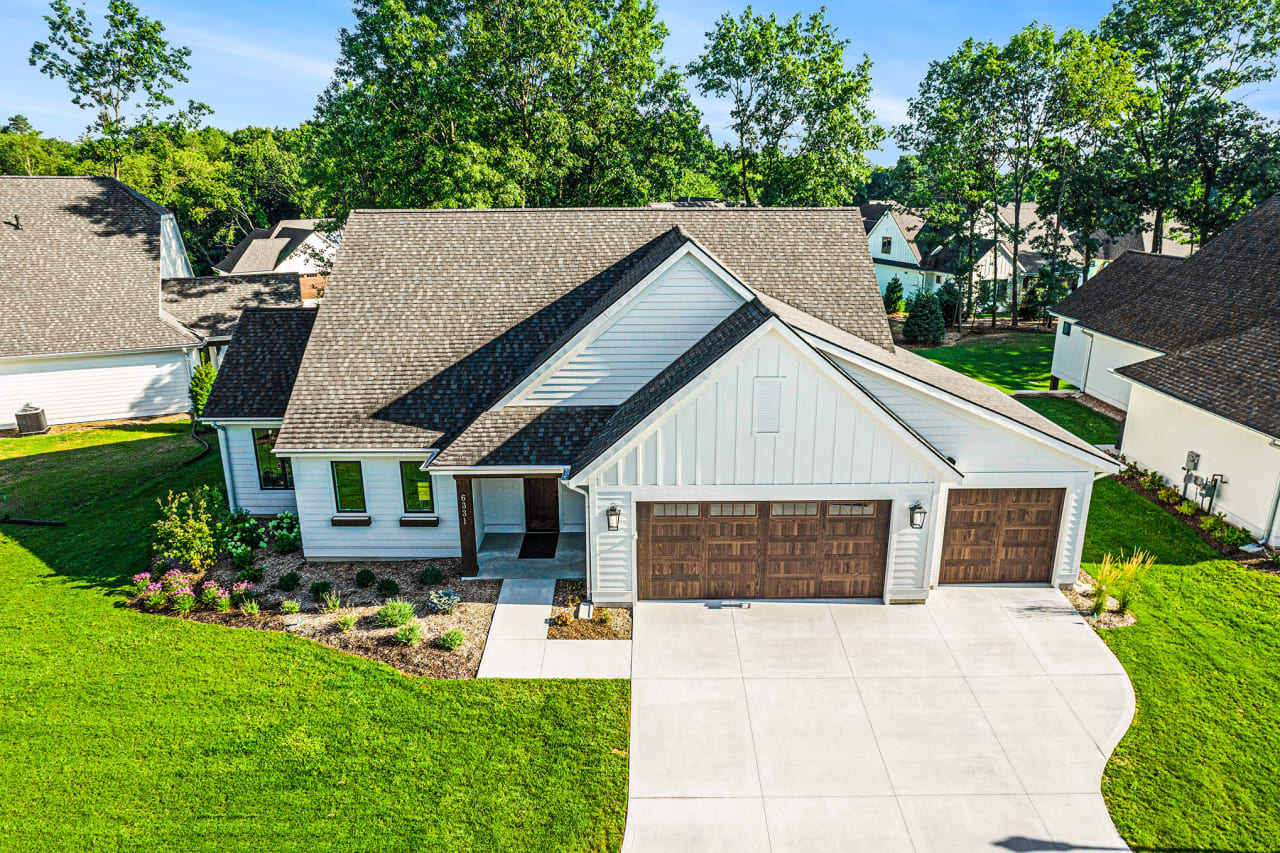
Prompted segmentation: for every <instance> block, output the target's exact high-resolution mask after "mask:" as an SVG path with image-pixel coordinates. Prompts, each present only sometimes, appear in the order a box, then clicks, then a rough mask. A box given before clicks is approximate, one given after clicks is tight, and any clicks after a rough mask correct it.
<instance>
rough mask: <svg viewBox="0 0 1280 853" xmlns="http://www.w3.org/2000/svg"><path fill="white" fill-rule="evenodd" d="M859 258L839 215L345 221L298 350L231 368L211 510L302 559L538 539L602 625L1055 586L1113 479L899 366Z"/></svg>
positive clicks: (1001, 403) (1071, 576) (278, 329)
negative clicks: (253, 527)
mask: <svg viewBox="0 0 1280 853" xmlns="http://www.w3.org/2000/svg"><path fill="white" fill-rule="evenodd" d="M865 246H866V234H865V232H864V231H863V228H862V222H861V217H860V215H859V213H858V211H857V210H853V209H804V210H797V209H715V208H705V209H694V208H687V209H680V208H673V209H589V210H423V211H397V210H387V211H355V212H353V213H352V214H351V216H350V218H349V219H348V221H347V226H346V235H345V237H344V240H343V245H342V249H341V251H340V252H339V254H338V258H337V260H336V262H335V265H334V270H333V273H332V278H331V282H330V287H329V293H328V295H327V296H326V298H325V305H324V309H323V310H322V311H320V312H319V313H318V314H317V315H315V319H314V325H313V326H312V327H311V328H309V329H308V328H307V325H308V323H307V321H305V320H303V319H302V315H300V314H283V313H282V312H268V311H249V312H246V314H245V315H244V317H243V319H242V321H241V327H240V330H239V331H238V333H237V336H236V338H235V339H234V340H233V341H232V343H231V347H230V350H229V352H228V355H227V357H226V360H225V361H224V363H223V367H222V370H221V371H220V374H219V377H218V380H217V383H216V384H215V387H214V389H213V392H212V394H211V396H210V398H209V402H208V405H207V408H206V410H205V415H206V417H207V418H208V419H210V420H211V421H212V422H214V423H215V424H216V425H217V426H218V428H219V436H220V441H221V444H222V448H223V453H224V459H226V460H227V463H226V476H227V481H228V482H227V488H228V492H229V493H230V494H231V495H232V496H233V501H234V502H236V503H237V504H238V505H241V506H246V507H249V508H251V509H255V510H266V511H272V510H274V509H275V508H277V507H280V506H296V507H297V511H298V515H299V517H300V520H301V526H302V536H303V548H304V551H305V553H306V556H307V559H309V560H355V559H422V558H426V557H443V556H458V557H461V559H462V563H463V567H464V570H465V571H466V572H468V573H476V572H477V571H479V570H480V569H481V567H483V566H486V565H489V566H493V565H495V563H494V562H493V561H494V560H495V559H496V557H495V555H496V554H502V553H507V554H511V553H512V552H511V551H510V550H509V549H510V542H511V541H512V540H513V539H514V541H515V542H516V543H524V544H523V545H520V546H519V547H524V545H530V544H532V543H543V544H544V545H545V543H546V541H547V539H548V538H550V539H551V540H552V541H553V542H554V544H552V545H551V546H550V548H551V549H552V550H553V551H555V552H556V555H557V556H556V557H555V559H566V560H567V559H570V558H572V559H574V560H577V561H578V562H577V564H576V565H577V568H578V569H581V568H582V567H583V563H584V562H585V569H586V577H587V583H588V590H587V592H588V596H589V597H590V598H592V599H594V600H596V601H633V600H636V599H648V598H711V599H722V598H732V599H744V598H761V597H764V598H795V597H804V598H813V597H873V598H879V597H883V598H884V599H885V600H889V601H919V600H922V599H924V598H926V597H927V596H928V594H929V590H930V589H931V588H933V587H934V586H935V585H937V584H940V583H944V584H945V583H973V582H977V583H983V582H1033V583H1042V584H1057V585H1070V584H1073V583H1074V582H1075V580H1076V572H1077V568H1078V565H1079V561H1080V548H1081V545H1082V542H1083V533H1084V524H1085V518H1086V516H1087V513H1088V507H1089V498H1090V494H1091V491H1092V486H1093V481H1094V479H1095V478H1096V477H1098V476H1100V475H1102V474H1106V473H1112V472H1115V471H1116V470H1117V465H1116V463H1115V462H1114V461H1113V460H1111V459H1110V457H1108V456H1106V455H1105V454H1102V453H1100V452H1099V451H1097V450H1096V449H1095V448H1093V447H1092V446H1091V445H1089V444H1087V443H1085V442H1083V441H1081V440H1080V439H1078V438H1076V437H1075V436H1073V435H1072V434H1071V433H1069V432H1067V431H1066V430H1064V429H1062V428H1061V427H1059V426H1057V425H1055V424H1053V423H1052V422H1050V421H1048V420H1046V419H1044V418H1042V417H1041V416H1039V415H1038V414H1036V413H1035V412H1032V411H1031V410H1029V409H1028V408H1026V407H1025V406H1023V405H1022V404H1020V403H1018V402H1017V401H1016V400H1014V399H1012V398H1011V397H1009V396H1007V395H1005V394H1002V393H1000V392H998V391H996V390H994V389H992V388H990V387H988V386H986V385H983V384H981V383H978V382H976V381H974V380H971V379H968V378H966V377H964V376H962V375H960V374H958V373H955V372H953V371H951V370H948V369H947V368H944V367H941V366H939V365H936V364H934V363H933V362H931V361H928V360H926V359H924V358H921V357H919V356H916V355H914V354H912V353H910V352H907V351H905V350H902V349H899V348H897V347H895V346H894V344H893V341H892V338H891V336H890V333H889V326H888V322H887V320H886V318H885V316H884V311H883V306H882V304H881V300H880V298H879V294H878V292H877V288H876V279H875V272H874V269H873V267H872V262H871V257H870V255H869V253H868V252H867V251H866V249H865V248H864V247H865ZM299 352H301V353H302V356H301V359H300V362H299V361H298V358H297V354H298V353H299ZM295 363H297V364H298V367H297V372H296V377H294V376H292V375H289V371H290V369H291V367H292V365H294V364H295ZM271 371H274V372H271ZM277 431H278V432H277ZM271 445H274V446H273V447H271V452H266V451H267V448H268V447H269V446H271ZM272 457H274V459H273V458H272ZM285 471H287V474H286V473H285ZM264 487H269V488H264ZM266 491H272V492H276V494H275V495H273V496H272V500H271V501H270V503H269V504H268V503H266V502H265V501H266V499H265V498H264V497H262V494H261V493H263V492H266ZM285 492H292V495H291V496H285V495H284V494H283V493H285ZM535 534H540V536H535ZM504 549H506V550H504Z"/></svg>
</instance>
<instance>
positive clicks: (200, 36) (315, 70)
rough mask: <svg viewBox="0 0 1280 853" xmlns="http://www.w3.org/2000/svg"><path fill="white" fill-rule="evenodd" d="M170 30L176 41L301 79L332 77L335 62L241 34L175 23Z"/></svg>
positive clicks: (322, 80) (324, 80)
mask: <svg viewBox="0 0 1280 853" xmlns="http://www.w3.org/2000/svg"><path fill="white" fill-rule="evenodd" d="M168 29H169V30H170V31H171V32H172V33H173V34H174V36H175V37H176V40H179V41H181V42H182V43H184V44H186V45H188V46H189V47H192V48H199V49H202V50H209V51H212V52H214V53H221V54H224V55H226V56H234V57H236V58H237V59H247V60H249V61H251V62H256V63H261V64H263V65H269V66H271V67H273V68H278V69H280V70H282V71H288V72H290V73H291V74H293V75H294V76H295V77H299V78H307V79H313V80H318V81H321V82H328V80H329V78H330V77H332V76H333V62H332V61H329V60H323V59H317V58H315V57H313V56H300V55H298V54H294V53H287V52H285V51H282V50H280V48H279V47H278V46H277V45H273V44H257V43H255V42H252V41H249V40H247V39H244V38H241V37H230V36H221V35H215V34H213V33H211V32H209V31H207V30H196V29H192V28H190V27H184V26H172V27H169V28H168Z"/></svg>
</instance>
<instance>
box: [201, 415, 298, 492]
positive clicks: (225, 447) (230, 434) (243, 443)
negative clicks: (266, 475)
mask: <svg viewBox="0 0 1280 853" xmlns="http://www.w3.org/2000/svg"><path fill="white" fill-rule="evenodd" d="M258 428H259V429H279V428H280V423H279V422H278V421H277V422H275V423H268V422H263V424H262V425H261V426H260V427H258ZM253 430H254V427H252V426H242V425H239V424H236V425H231V424H228V425H226V426H223V427H221V428H220V429H219V430H218V444H219V446H220V447H221V449H222V458H223V460H224V470H225V471H226V472H227V475H228V476H229V477H230V478H231V482H230V483H229V484H228V487H229V488H228V492H230V493H233V494H234V495H235V503H236V506H237V507H238V508H243V509H247V510H248V511H249V512H251V513H253V514H254V515H275V514H276V513H281V512H297V511H298V501H297V499H296V498H295V497H294V490H293V489H263V488H261V487H260V485H259V480H258V458H257V455H256V454H255V453H254V447H253Z"/></svg>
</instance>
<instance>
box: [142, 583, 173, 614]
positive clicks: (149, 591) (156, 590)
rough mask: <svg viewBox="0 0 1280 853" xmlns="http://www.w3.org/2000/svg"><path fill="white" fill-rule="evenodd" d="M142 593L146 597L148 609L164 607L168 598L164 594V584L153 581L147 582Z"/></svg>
mask: <svg viewBox="0 0 1280 853" xmlns="http://www.w3.org/2000/svg"><path fill="white" fill-rule="evenodd" d="M142 594H143V595H145V596H146V597H147V600H146V605H147V609H148V610H159V609H160V608H161V607H164V603H165V600H166V599H167V598H168V596H166V595H165V592H164V586H163V585H161V584H159V583H155V582H152V583H149V584H147V586H146V588H145V589H144V590H143V591H142Z"/></svg>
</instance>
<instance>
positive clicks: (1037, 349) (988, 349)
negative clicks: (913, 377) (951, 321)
mask: <svg viewBox="0 0 1280 853" xmlns="http://www.w3.org/2000/svg"><path fill="white" fill-rule="evenodd" d="M915 352H916V354H917V355H922V356H924V357H925V358H928V359H931V360H933V361H936V362H938V364H943V365H946V366H947V367H950V368H951V369H952V370H958V371H959V372H961V373H963V374H965V375H966V376H972V377H973V378H974V379H977V380H979V381H981V382H985V383H987V384H988V385H991V386H994V387H996V388H999V389H1000V390H1001V391H1005V392H1011V391H1020V390H1023V389H1029V388H1048V387H1049V379H1050V376H1049V368H1050V365H1051V364H1052V363H1053V335H1052V334H1051V333H1039V332H1005V333H1002V334H994V335H974V336H972V337H968V338H965V339H964V340H963V341H961V342H960V343H958V344H954V345H952V346H947V347H932V348H922V349H918V350H916V351H915ZM1062 387H1063V388H1067V387H1069V386H1066V385H1064V386H1062Z"/></svg>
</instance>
